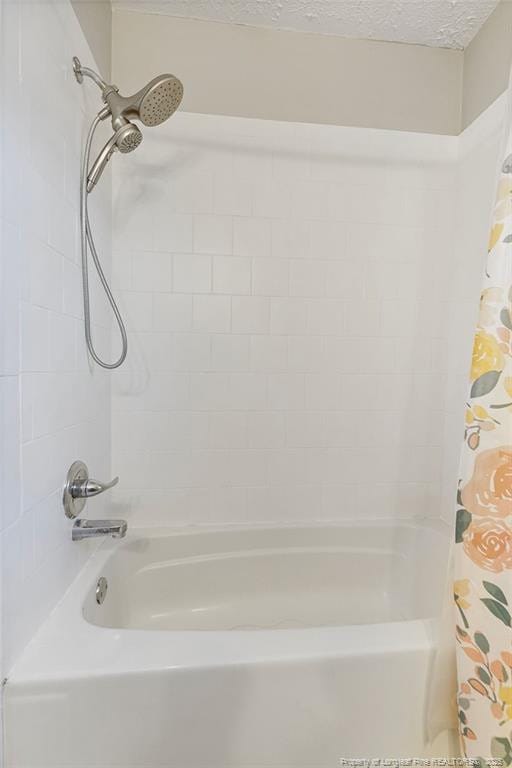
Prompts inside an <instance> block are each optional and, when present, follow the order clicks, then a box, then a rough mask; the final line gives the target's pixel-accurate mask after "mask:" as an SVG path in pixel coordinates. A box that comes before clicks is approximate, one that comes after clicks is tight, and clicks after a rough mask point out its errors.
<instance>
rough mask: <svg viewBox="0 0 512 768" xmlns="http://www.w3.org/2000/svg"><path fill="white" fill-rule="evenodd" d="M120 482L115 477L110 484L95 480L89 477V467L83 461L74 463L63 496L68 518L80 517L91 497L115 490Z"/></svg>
mask: <svg viewBox="0 0 512 768" xmlns="http://www.w3.org/2000/svg"><path fill="white" fill-rule="evenodd" d="M118 482H119V478H118V477H114V479H113V480H111V481H110V482H109V483H102V482H100V481H99V480H93V479H92V478H90V477H89V470H88V469H87V465H86V464H84V462H83V461H74V462H73V464H72V465H71V467H70V468H69V471H68V474H67V478H66V482H65V484H64V491H63V494H62V503H63V505H64V511H65V513H66V517H70V518H71V519H74V518H75V517H78V515H79V514H80V512H81V511H82V510H83V508H84V507H85V502H86V500H87V499H88V498H89V497H90V496H97V495H98V494H100V493H103V491H108V489H109V488H113V487H114V485H117V483H118Z"/></svg>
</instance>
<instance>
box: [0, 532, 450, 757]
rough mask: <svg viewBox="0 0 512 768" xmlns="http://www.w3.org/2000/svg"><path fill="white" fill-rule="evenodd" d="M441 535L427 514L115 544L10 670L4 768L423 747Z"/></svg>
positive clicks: (398, 752) (442, 557) (146, 535)
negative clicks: (103, 582) (101, 591)
mask: <svg viewBox="0 0 512 768" xmlns="http://www.w3.org/2000/svg"><path fill="white" fill-rule="evenodd" d="M447 543H448V535H447V532H446V531H445V530H444V529H443V528H442V527H441V526H440V525H437V524H434V523H425V524H419V525H410V524H406V523H404V524H396V523H394V524H382V523H378V524H377V523H367V524H359V523H358V524H352V525H349V524H345V525H337V526H324V527H300V528H299V527H290V528H264V529H263V528H252V529H225V530H220V529H219V530H201V531H196V532H189V531H187V532H183V531H181V532H172V531H169V530H151V531H143V530H138V531H132V532H130V534H129V536H128V537H127V538H126V539H125V540H124V541H122V542H117V543H116V542H114V541H111V540H110V541H106V542H105V543H104V544H103V545H102V547H101V548H100V550H99V551H98V552H97V553H96V554H95V555H94V556H93V558H92V559H91V560H90V562H89V563H88V565H87V567H86V568H85V570H84V571H83V572H82V573H81V575H80V576H79V578H78V579H77V580H76V582H75V583H74V584H73V585H72V586H71V588H70V590H69V591H68V593H67V594H66V596H65V598H64V600H63V601H62V603H61V604H60V605H59V606H58V607H57V609H56V610H55V612H54V613H53V615H52V616H51V617H50V618H49V619H48V621H47V622H46V624H45V625H44V626H43V627H42V629H41V630H40V632H39V633H38V635H37V636H36V637H35V638H34V640H33V641H32V643H31V644H30V646H29V647H28V648H27V650H26V651H25V653H24V654H23V657H22V659H21V660H20V662H19V663H18V664H17V666H16V668H15V669H14V670H13V673H12V675H10V677H9V681H8V684H7V686H6V689H5V718H6V758H7V760H6V764H7V765H8V766H16V768H42V766H45V768H50V766H51V768H57V766H67V767H68V768H70V767H73V768H76V767H77V766H80V768H85V767H86V766H87V768H100V766H101V768H107V766H109V768H112V767H113V766H116V768H121V766H122V767H123V768H135V766H136V767H137V768H142V767H143V766H144V768H149V767H151V768H153V767H156V766H158V767H159V768H163V766H166V767H170V768H256V767H257V766H258V767H260V766H266V767H269V766H272V767H273V768H276V767H277V766H279V767H280V768H281V767H282V766H287V767H288V766H294V768H296V767H298V766H301V767H305V766H315V767H320V766H322V768H323V767H324V766H325V767H327V766H330V767H332V766H336V765H338V764H339V759H340V758H342V757H379V756H380V757H407V756H419V755H421V754H423V753H424V751H425V748H426V737H425V704H426V691H427V681H428V677H429V673H430V667H431V662H432V652H433V649H434V647H435V620H434V618H433V617H435V616H436V615H437V614H438V613H439V609H440V596H441V592H442V584H443V579H444V564H445V562H446V552H447ZM101 576H103V577H105V578H106V579H107V582H108V590H107V594H106V597H105V600H104V602H103V603H102V604H101V605H99V604H98V603H97V601H96V585H97V582H98V579H99V577H101Z"/></svg>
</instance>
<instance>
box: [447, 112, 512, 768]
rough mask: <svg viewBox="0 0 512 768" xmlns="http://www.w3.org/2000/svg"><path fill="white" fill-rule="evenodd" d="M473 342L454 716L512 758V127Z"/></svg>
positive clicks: (473, 745) (466, 745) (465, 737)
mask: <svg viewBox="0 0 512 768" xmlns="http://www.w3.org/2000/svg"><path fill="white" fill-rule="evenodd" d="M508 130H509V134H508V139H507V143H506V151H505V153H504V156H505V159H504V161H503V163H502V166H501V171H500V178H499V183H498V191H497V196H496V204H495V208H494V215H493V224H492V227H491V233H490V239H489V252H488V256H487V263H486V271H485V277H484V284H483V289H482V294H481V301H480V314H479V320H478V327H477V330H476V334H475V339H474V346H473V359H472V366H471V388H470V394H469V399H468V401H467V409H466V429H465V440H464V446H463V451H462V460H461V478H460V481H459V489H458V493H457V517H456V532H455V540H456V544H455V562H454V568H455V579H456V580H455V584H454V598H455V613H456V638H457V672H458V695H457V705H458V719H459V729H460V736H461V745H462V752H463V754H464V755H466V756H467V757H475V758H476V757H482V758H490V757H494V758H501V759H502V760H503V761H504V764H505V765H507V766H508V765H512V128H511V127H510V126H509V128H508Z"/></svg>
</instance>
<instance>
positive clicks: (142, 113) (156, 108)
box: [73, 56, 183, 130]
mask: <svg viewBox="0 0 512 768" xmlns="http://www.w3.org/2000/svg"><path fill="white" fill-rule="evenodd" d="M73 71H74V73H75V77H76V79H77V81H78V82H79V83H83V80H84V76H85V77H90V78H91V80H93V81H94V82H95V83H96V85H97V86H98V88H100V89H101V91H102V94H103V101H104V102H105V103H106V104H107V106H108V109H109V112H110V115H111V116H112V127H113V128H114V130H117V129H118V128H120V127H121V125H123V124H124V122H125V121H126V120H140V121H141V123H143V124H144V125H147V126H149V127H153V126H154V125H160V123H163V122H165V120H167V119H168V118H169V117H170V116H171V115H173V114H174V112H176V110H177V109H178V107H179V105H180V104H181V100H182V98H183V85H182V83H181V81H180V80H178V78H177V77H175V76H174V75H170V74H165V75H158V77H154V78H153V80H151V81H150V82H149V83H148V84H147V85H145V86H144V88H141V89H140V91H137V93H134V94H133V96H121V95H120V94H119V88H118V87H117V86H116V85H109V84H108V83H106V82H105V80H103V78H101V77H100V76H99V75H98V74H97V73H96V72H94V70H92V69H89V68H88V67H82V65H81V63H80V60H79V59H78V58H77V57H76V56H74V57H73ZM107 116H108V113H106V112H105V113H103V114H102V117H103V118H105V117H107Z"/></svg>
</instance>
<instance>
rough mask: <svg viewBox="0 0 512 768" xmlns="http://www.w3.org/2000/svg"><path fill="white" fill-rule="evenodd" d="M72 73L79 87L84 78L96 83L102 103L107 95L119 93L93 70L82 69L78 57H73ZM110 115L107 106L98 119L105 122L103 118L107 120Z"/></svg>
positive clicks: (115, 87)
mask: <svg viewBox="0 0 512 768" xmlns="http://www.w3.org/2000/svg"><path fill="white" fill-rule="evenodd" d="M73 72H74V73H75V77H76V80H77V82H78V83H80V85H81V84H82V83H83V81H84V77H89V78H90V79H91V80H92V81H93V82H94V83H96V85H97V86H98V88H99V89H100V91H101V93H102V96H103V101H106V97H107V96H108V94H110V93H112V92H115V93H118V92H119V88H118V87H117V85H110V84H109V83H106V82H105V80H104V79H103V78H102V77H101V76H100V75H98V73H97V72H95V71H94V69H89V67H82V65H81V63H80V59H79V58H78V56H73ZM105 110H107V111H105ZM103 113H104V114H103ZM110 114H111V111H110V107H109V106H108V105H107V106H106V107H105V108H104V109H102V110H101V112H100V117H101V119H102V120H105V118H107V117H108V116H109V115H110Z"/></svg>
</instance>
